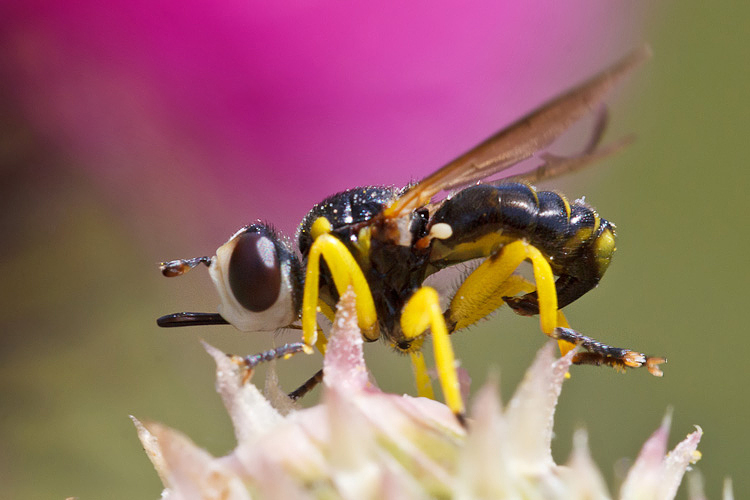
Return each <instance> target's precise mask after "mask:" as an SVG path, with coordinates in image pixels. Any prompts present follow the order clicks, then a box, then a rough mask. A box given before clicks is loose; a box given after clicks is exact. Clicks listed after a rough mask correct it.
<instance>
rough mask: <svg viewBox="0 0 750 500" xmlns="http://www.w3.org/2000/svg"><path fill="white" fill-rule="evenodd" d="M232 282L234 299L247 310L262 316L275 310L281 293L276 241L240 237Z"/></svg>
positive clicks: (231, 267)
mask: <svg viewBox="0 0 750 500" xmlns="http://www.w3.org/2000/svg"><path fill="white" fill-rule="evenodd" d="M228 278H229V287H230V288H231V290H232V294H233V295H234V298H235V299H237V302H239V303H240V305H242V307H244V308H245V309H248V310H250V311H252V312H261V311H265V310H266V309H268V308H270V307H271V306H273V305H274V304H275V303H276V300H277V299H278V297H279V291H280V290H281V266H280V265H279V256H278V255H277V252H276V247H275V245H274V243H273V241H271V239H270V238H268V237H267V236H264V235H262V234H259V233H244V234H241V235H239V236H238V237H237V243H236V244H235V246H234V250H233V251H232V258H231V259H230V260H229V269H228Z"/></svg>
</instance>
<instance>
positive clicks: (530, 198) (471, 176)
mask: <svg viewBox="0 0 750 500" xmlns="http://www.w3.org/2000/svg"><path fill="white" fill-rule="evenodd" d="M648 55H649V52H648V49H646V48H642V49H639V50H636V51H635V52H633V53H631V54H630V55H628V56H627V57H625V58H624V59H622V60H621V61H619V62H618V63H616V64H615V65H614V66H612V67H611V68H609V69H607V70H606V71H604V72H602V73H600V74H599V75H597V76H595V77H594V78H592V79H591V80H589V81H587V82H585V83H583V84H582V85H580V86H578V87H576V88H574V89H573V90H571V91H569V92H568V93H566V94H564V95H562V96H560V97H558V98H556V99H554V100H553V101H551V102H549V103H547V104H546V105H544V106H542V107H541V108H539V109H538V110H536V111H534V112H532V113H530V114H529V115H527V116H525V117H524V118H522V119H520V120H519V121H517V122H516V123H514V124H513V125H511V126H510V127H508V128H506V129H504V130H502V131H500V132H499V133H497V134H495V135H494V136H492V137H491V138H489V139H488V140H486V141H485V142H483V143H481V144H480V145H478V146H476V147H475V148H474V149H472V150H471V151H469V152H467V153H465V154H464V155H462V156H460V157H459V158H457V159H455V160H454V161H452V162H450V163H448V164H447V165H446V166H444V167H443V168H441V169H439V170H437V171H436V172H435V173H433V174H431V175H429V176H427V177H426V178H425V179H423V180H422V181H420V182H418V183H416V184H413V185H410V186H407V187H405V188H402V189H396V188H393V187H372V186H368V187H359V188H354V189H350V190H347V191H344V192H342V193H338V194H335V195H333V196H330V197H328V198H326V199H325V200H323V201H322V202H321V203H319V204H318V205H316V206H315V207H314V208H313V209H312V210H311V211H310V213H308V214H307V216H306V217H305V218H304V220H303V221H302V223H301V224H300V227H299V230H298V235H297V240H298V241H297V243H298V248H299V254H297V253H296V252H295V251H293V250H292V249H291V248H290V247H289V246H288V245H287V243H285V241H284V240H283V239H281V238H280V237H279V236H278V235H277V234H276V233H275V232H274V231H273V230H272V229H271V228H270V227H269V226H267V225H265V224H261V223H258V224H251V225H249V226H246V227H243V228H242V229H240V230H239V231H238V232H237V233H235V234H234V235H233V236H232V237H231V238H230V239H229V241H228V242H227V243H225V244H224V245H222V246H221V247H219V249H218V250H217V251H216V255H215V256H214V257H198V258H194V259H182V260H175V261H171V262H166V263H163V264H162V266H161V269H162V272H163V274H164V275H166V276H177V275H180V274H183V273H184V272H186V271H188V270H189V269H192V268H193V267H195V266H196V265H198V264H200V263H203V264H205V265H207V266H208V268H209V273H210V275H211V278H212V279H213V281H214V283H215V285H216V287H217V289H218V291H219V295H220V297H221V305H220V306H219V312H218V313H216V314H213V313H189V312H184V313H177V314H171V315H168V316H164V317H162V318H159V319H158V320H157V322H158V324H159V325H160V326H164V327H173V326H187V325H205V324H227V323H228V324H231V325H233V326H235V327H236V328H237V329H239V330H241V331H247V332H251V331H274V330H277V329H280V328H297V329H301V330H302V331H303V341H302V342H300V343H295V344H287V345H285V346H283V347H280V348H278V349H273V350H271V351H267V352H265V353H261V354H258V355H255V356H249V357H246V358H241V359H243V363H244V364H245V365H246V366H247V367H248V368H249V369H252V368H253V367H254V366H255V365H256V364H258V363H259V362H261V361H264V360H268V359H272V358H277V357H285V356H289V355H291V354H293V353H296V352H299V351H303V350H304V351H306V352H312V346H317V347H318V349H319V350H321V351H323V352H324V351H325V337H324V336H323V335H321V336H318V325H317V312H318V311H322V312H323V313H325V314H326V315H327V316H329V317H331V316H332V311H333V309H334V306H335V304H336V302H337V300H338V297H339V295H340V294H342V293H343V292H344V291H345V290H346V289H347V288H348V287H349V286H351V287H352V288H353V290H354V292H355V294H356V306H357V315H358V321H359V326H360V328H361V331H362V336H363V337H364V339H365V340H367V341H375V340H377V339H379V338H384V339H385V340H386V341H387V342H388V343H389V344H390V345H391V346H392V347H393V348H395V349H396V350H398V351H401V352H404V353H408V354H409V355H410V357H411V360H412V362H413V364H414V367H415V373H416V378H417V387H418V393H419V395H421V396H428V397H432V387H431V384H430V380H429V377H428V375H427V369H426V365H425V361H424V358H423V356H422V345H423V343H424V340H425V336H426V334H427V332H429V333H431V335H432V341H433V348H434V354H435V364H436V368H437V373H438V378H439V380H440V384H441V386H442V390H443V394H444V397H445V400H446V403H447V404H448V406H449V407H450V408H451V410H452V411H453V412H454V413H455V414H456V415H458V416H459V417H460V416H462V415H463V412H464V404H463V401H462V399H461V396H460V392H459V387H458V380H457V375H456V369H455V362H454V354H453V348H452V347H451V343H450V339H449V335H450V334H451V333H453V332H454V331H457V330H460V329H462V328H465V327H467V326H469V325H471V324H473V323H475V322H477V321H478V320H480V319H482V318H484V317H486V316H487V315H488V314H490V313H491V312H492V311H494V310H495V309H497V308H498V307H500V306H501V305H502V304H504V303H507V304H508V305H509V306H510V307H511V308H512V309H513V310H515V311H516V312H517V313H519V314H522V315H535V314H538V315H539V316H540V322H541V329H542V331H543V332H544V333H545V334H547V335H548V336H550V337H552V338H555V339H557V340H558V343H559V344H560V348H561V350H562V351H563V352H565V351H568V350H570V349H571V348H572V347H573V346H574V345H577V344H580V345H581V346H582V347H583V349H584V350H583V351H581V352H580V353H578V354H577V355H576V357H575V358H574V362H575V363H578V364H597V365H598V364H606V365H610V366H613V367H615V368H621V369H624V368H627V367H640V366H646V367H647V368H648V370H649V371H650V372H651V373H652V374H654V375H657V376H658V375H661V371H660V370H659V367H658V365H659V363H663V362H664V361H665V360H664V359H663V358H656V357H648V356H645V355H644V354H641V353H639V352H635V351H631V350H629V349H622V348H615V347H611V346H608V345H606V344H602V343H600V342H597V341H595V340H593V339H591V338H589V337H586V336H584V335H581V334H580V333H578V332H576V331H575V330H572V329H571V328H570V327H569V325H568V323H567V321H566V319H565V317H564V316H563V315H562V313H561V311H560V310H559V309H560V308H562V307H564V306H566V305H568V304H570V303H571V302H573V301H574V300H576V299H578V298H579V297H581V296H582V295H583V294H585V293H586V292H588V291H589V290H591V289H592V288H594V287H595V286H596V285H597V284H598V283H599V280H600V279H601V278H602V276H603V275H604V272H605V271H606V270H607V267H608V266H609V264H610V260H611V259H612V255H613V253H614V251H615V228H614V225H613V224H612V223H610V222H609V221H607V220H605V219H603V218H602V217H600V216H599V214H598V213H597V212H596V211H595V210H594V209H593V208H591V207H590V206H588V205H587V204H585V203H584V202H583V201H580V200H579V201H575V202H573V203H570V202H569V201H568V200H567V199H566V198H565V197H564V196H563V195H561V194H558V193H555V192H551V191H537V190H536V189H535V188H534V187H532V186H531V185H530V184H529V182H535V181H537V180H541V179H544V178H548V177H551V176H553V175H558V174H560V173H565V172H569V171H572V170H575V169H577V168H579V167H581V166H583V165H586V164H588V163H591V162H592V161H594V160H597V159H599V158H601V157H604V156H607V155H609V154H611V153H612V152H613V151H615V150H617V149H619V147H620V146H621V145H622V144H615V145H613V146H609V147H602V148H600V147H599V146H598V143H599V139H600V138H601V135H602V132H603V129H604V123H605V119H604V117H605V116H606V114H605V113H604V112H603V111H602V112H601V113H600V115H599V116H600V120H599V121H598V125H597V127H596V128H595V133H594V134H593V137H592V140H591V142H590V144H589V146H588V147H587V148H586V149H585V150H584V151H583V152H582V153H580V154H578V155H576V156H574V157H559V156H552V155H549V154H544V155H541V159H542V160H543V163H542V165H541V166H538V167H537V168H535V169H534V170H533V171H531V172H529V173H526V174H524V175H522V176H515V177H512V178H508V177H506V178H505V179H503V180H501V181H496V180H495V181H490V182H486V183H479V181H482V180H484V179H487V178H489V177H490V176H492V175H494V174H498V173H499V172H502V171H504V170H506V169H508V168H509V167H511V166H513V165H516V164H518V163H519V162H520V161H522V160H525V159H527V158H530V157H532V156H533V155H534V154H535V153H537V152H538V151H540V150H541V149H542V148H545V147H547V146H548V145H549V144H550V143H552V141H553V140H554V139H556V138H557V137H558V136H559V135H561V134H562V133H563V132H564V131H565V130H567V129H568V128H569V127H570V126H571V125H572V124H573V123H574V122H576V121H578V120H579V119H580V118H582V117H583V116H584V115H586V114H587V113H589V112H592V111H594V110H595V109H597V108H601V109H603V106H602V102H603V100H604V97H605V95H606V94H607V92H608V90H610V89H611V88H612V87H613V86H614V85H615V84H616V83H617V82H618V81H619V80H620V79H622V77H623V76H624V75H625V74H627V73H628V72H629V71H630V70H631V69H633V68H634V67H635V66H636V65H638V64H639V63H640V62H642V61H643V60H644V59H646V58H647V57H648ZM466 186H469V187H466ZM442 191H449V192H450V191H452V193H451V194H449V195H448V196H447V197H446V198H444V199H443V200H440V201H433V198H434V197H435V196H436V195H438V194H439V193H440V192H442ZM321 258H322V259H323V261H324V262H321ZM480 258H483V259H484V261H483V262H482V263H481V264H480V265H479V266H478V267H476V268H475V269H474V270H473V271H472V272H471V273H470V274H469V275H468V276H467V277H466V278H465V279H464V280H463V282H462V283H461V285H460V286H459V288H458V289H457V290H456V291H455V293H453V295H452V297H451V298H450V302H449V306H448V307H447V309H444V308H442V307H441V306H440V301H439V296H438V293H437V292H436V291H435V290H434V289H433V288H430V287H428V286H425V285H424V281H425V279H426V278H427V277H428V276H430V275H432V274H434V273H436V272H437V271H439V270H441V269H444V268H447V267H449V266H453V265H455V264H458V263H462V262H466V261H469V260H473V259H480ZM524 261H530V262H531V265H532V268H533V275H534V282H533V283H532V282H531V281H529V280H527V279H525V278H523V277H522V276H521V275H519V274H516V273H515V271H516V269H517V268H518V266H519V265H520V264H521V263H522V262H524ZM555 277H557V278H556V279H555ZM321 378H322V372H318V373H317V374H316V375H315V376H313V377H312V378H311V379H310V380H308V381H307V382H306V383H305V384H303V385H302V386H301V387H300V388H299V389H297V390H296V391H294V392H293V393H291V394H290V396H291V397H293V398H295V399H296V398H297V397H300V396H301V395H303V394H304V393H306V392H307V391H309V390H310V389H311V388H312V387H314V386H315V384H316V383H317V382H319V381H320V380H321Z"/></svg>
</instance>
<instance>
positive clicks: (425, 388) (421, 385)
mask: <svg viewBox="0 0 750 500" xmlns="http://www.w3.org/2000/svg"><path fill="white" fill-rule="evenodd" d="M409 357H410V358H411V365H412V368H413V370H414V379H415V380H416V381H417V395H418V396H419V397H422V398H430V399H435V392H434V391H433V390H432V381H431V380H430V376H429V375H428V373H427V364H426V363H425V361H424V355H423V354H422V351H417V350H414V351H410V352H409Z"/></svg>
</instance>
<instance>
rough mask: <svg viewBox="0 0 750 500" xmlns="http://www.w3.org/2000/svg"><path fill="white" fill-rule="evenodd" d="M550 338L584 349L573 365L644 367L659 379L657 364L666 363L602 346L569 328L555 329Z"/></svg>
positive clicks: (627, 350) (624, 350)
mask: <svg viewBox="0 0 750 500" xmlns="http://www.w3.org/2000/svg"><path fill="white" fill-rule="evenodd" d="M551 337H552V338H555V339H557V340H558V342H560V341H565V342H568V343H572V344H579V345H581V346H582V347H583V348H584V349H586V351H587V352H581V353H578V354H576V355H575V356H574V357H573V363H575V364H578V365H608V366H611V367H613V368H618V369H623V370H624V369H625V368H638V367H641V366H644V365H645V366H646V368H647V369H648V371H649V373H651V375H654V376H656V377H661V376H662V375H663V373H662V371H661V370H660V369H659V364H661V363H666V362H667V360H666V359H665V358H661V357H654V356H646V355H645V354H642V353H640V352H636V351H631V350H630V349H624V348H622V347H612V346H610V345H607V344H603V343H601V342H599V341H598V340H594V339H592V338H591V337H587V336H585V335H582V334H580V333H578V332H577V331H575V330H573V329H571V328H565V327H559V328H555V330H554V331H553V332H552V335H551Z"/></svg>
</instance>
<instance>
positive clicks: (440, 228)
mask: <svg viewBox="0 0 750 500" xmlns="http://www.w3.org/2000/svg"><path fill="white" fill-rule="evenodd" d="M451 236H453V228H452V227H451V226H450V225H449V224H446V223H445V222H438V223H437V224H435V225H434V226H432V228H430V237H431V238H436V239H438V240H447V239H448V238H450V237H451Z"/></svg>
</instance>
